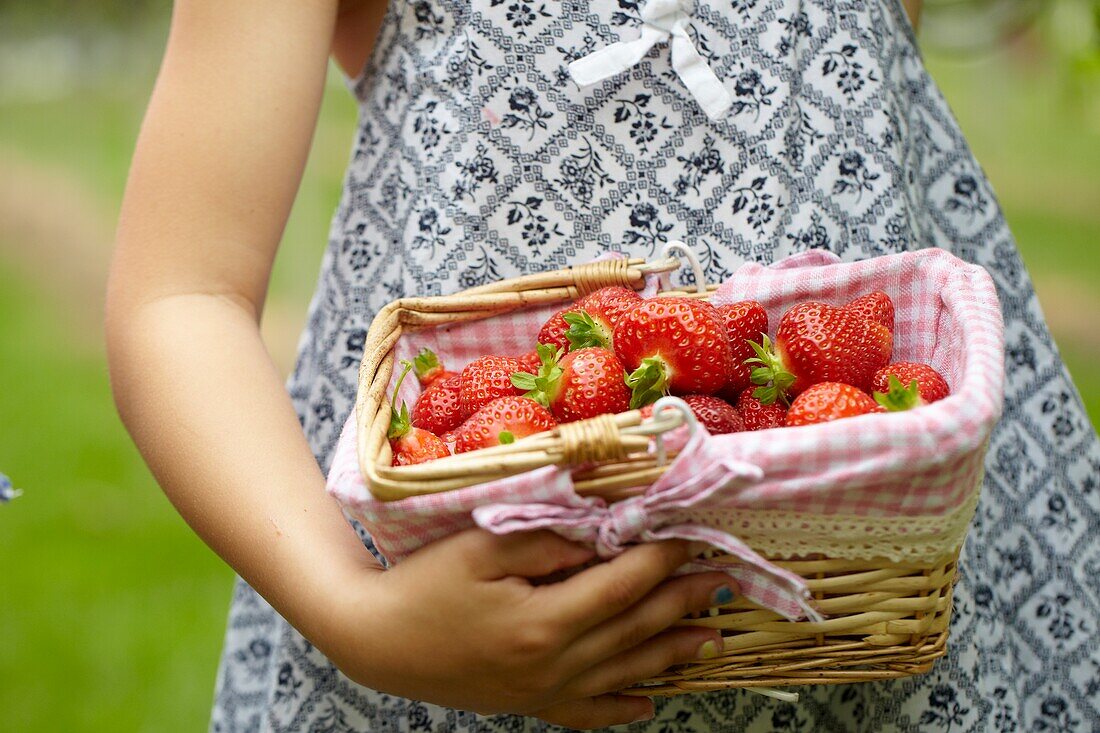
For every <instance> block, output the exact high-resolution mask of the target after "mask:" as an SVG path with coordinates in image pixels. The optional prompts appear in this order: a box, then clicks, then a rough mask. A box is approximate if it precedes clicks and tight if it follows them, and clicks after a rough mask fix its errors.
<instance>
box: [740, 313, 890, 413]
mask: <svg viewBox="0 0 1100 733" xmlns="http://www.w3.org/2000/svg"><path fill="white" fill-rule="evenodd" d="M893 346H894V338H893V335H892V334H891V333H890V330H889V329H888V328H886V326H883V325H882V324H881V323H878V322H877V321H872V320H868V319H866V318H864V317H863V316H862V315H860V314H859V313H857V312H855V311H850V310H845V309H844V308H836V307H834V306H831V305H826V304H825V303H816V302H809V303H800V304H799V305H796V306H794V307H793V308H791V309H790V310H788V311H787V312H786V313H784V314H783V317H782V318H781V319H780V320H779V328H778V329H777V330H776V332H775V347H774V350H773V349H772V346H771V344H770V342H769V341H768V339H767V338H764V339H763V343H759V344H758V343H756V342H753V349H754V350H755V351H756V357H755V358H752V359H749V363H750V364H756V365H757V366H755V367H754V368H753V370H752V381H753V383H754V384H759V385H763V386H761V387H759V388H757V390H756V391H755V392H754V394H755V395H756V396H757V397H759V398H760V399H761V400H762V401H763V402H764V403H765V404H767V403H770V402H774V401H775V400H776V399H779V400H787V399H788V395H797V394H799V393H801V392H803V391H804V390H806V389H807V388H808V387H810V386H811V385H814V384H817V383H819V382H843V383H845V384H850V385H852V386H854V387H857V388H859V389H862V390H863V391H864V392H869V391H870V390H871V379H872V377H874V375H875V372H876V371H878V370H879V369H881V368H882V367H884V366H886V363H887V362H888V361H889V360H890V352H891V351H892V350H893Z"/></svg>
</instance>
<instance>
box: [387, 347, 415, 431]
mask: <svg viewBox="0 0 1100 733" xmlns="http://www.w3.org/2000/svg"><path fill="white" fill-rule="evenodd" d="M401 364H402V365H403V366H404V367H405V370H404V371H403V372H401V376H400V377H398V378H397V384H395V385H394V386H393V397H391V398H390V426H389V429H388V430H387V431H386V437H387V438H390V439H391V440H392V439H393V438H400V437H401V436H403V435H406V434H407V433H408V432H409V430H411V429H412V421H411V420H410V419H409V408H408V406H407V405H406V404H405V403H404V402H402V403H401V407H398V406H397V394H398V392H400V391H401V384H402V382H404V381H405V377H407V376H408V375H409V372H410V371H412V368H413V365H412V363H411V362H409V361H402V362H401Z"/></svg>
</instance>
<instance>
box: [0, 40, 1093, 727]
mask: <svg viewBox="0 0 1100 733" xmlns="http://www.w3.org/2000/svg"><path fill="white" fill-rule="evenodd" d="M929 66H930V68H931V70H932V72H933V75H934V76H935V77H936V78H937V80H938V81H939V82H940V83H941V86H942V87H943V89H944V91H945V94H946V96H947V97H948V100H949V101H950V102H951V104H952V106H953V108H954V109H955V110H956V113H957V114H958V117H959V119H960V122H961V124H962V126H963V129H964V131H965V132H966V133H967V134H968V137H969V139H970V141H971V144H972V146H973V148H974V149H975V152H976V154H977V156H978V159H979V161H981V162H982V164H983V166H984V167H985V168H986V170H987V172H988V173H989V175H990V177H991V179H992V181H993V183H994V187H995V188H996V190H997V192H998V194H999V195H1000V197H1001V202H1002V205H1003V207H1004V209H1005V211H1006V213H1007V216H1008V219H1009V222H1010V223H1011V225H1012V227H1013V230H1014V232H1015V234H1016V236H1017V238H1018V240H1019V243H1020V247H1021V250H1022V252H1023V254H1024V257H1025V259H1026V261H1027V263H1028V265H1029V267H1030V268H1031V270H1032V272H1033V274H1034V275H1035V276H1036V278H1037V279H1038V280H1039V283H1040V296H1041V297H1043V298H1044V300H1046V297H1045V296H1044V291H1043V283H1051V285H1050V287H1051V289H1052V290H1053V289H1055V288H1058V289H1061V285H1062V284H1066V283H1069V284H1072V285H1075V286H1077V287H1080V288H1082V289H1083V292H1087V293H1093V294H1095V293H1096V287H1095V283H1096V282H1098V278H1100V257H1098V256H1097V254H1096V249H1095V248H1096V243H1097V242H1098V241H1100V209H1098V207H1097V206H1096V203H1097V202H1098V201H1100V191H1098V190H1097V187H1098V185H1100V184H1098V181H1097V175H1096V171H1097V170H1100V139H1098V137H1100V136H1098V134H1097V128H1096V126H1095V125H1093V126H1092V127H1089V126H1088V124H1085V123H1083V122H1082V119H1081V118H1080V117H1077V116H1074V115H1073V114H1070V113H1067V112H1066V111H1065V105H1064V104H1062V103H1061V99H1060V94H1061V92H1060V86H1059V85H1058V83H1057V78H1056V75H1055V73H1054V72H1053V71H1051V70H1049V69H1048V70H1046V71H1045V72H1038V73H1033V72H1028V73H1021V72H1020V68H1019V67H1018V66H1014V65H1013V63H1012V62H1011V60H1010V59H1008V58H1007V57H1006V56H1005V55H1004V54H998V55H997V56H995V57H992V58H990V59H987V60H985V61H983V62H981V63H966V64H963V63H958V62H955V61H950V60H946V59H938V58H933V59H931V61H930V64H929ZM147 93H148V89H147V87H140V86H139V87H136V88H110V89H106V90H104V89H92V90H85V91H81V92H77V93H74V94H71V95H66V96H63V97H59V98H56V99H51V100H46V101H38V102H25V103H15V102H9V103H6V104H4V105H2V106H0V151H9V152H10V151H15V152H16V153H17V154H18V156H19V159H20V160H21V161H22V162H24V163H26V162H29V163H31V164H33V165H35V166H38V167H41V168H42V169H43V170H48V171H50V173H51V175H56V176H61V177H63V178H64V179H65V180H67V181H69V182H71V183H72V184H73V185H74V186H75V187H76V189H77V190H79V191H81V192H82V193H81V196H82V197H83V198H85V199H86V201H87V202H90V204H91V208H92V210H93V211H96V212H99V214H101V215H102V221H100V222H98V223H99V224H100V225H102V224H103V221H108V222H109V220H110V219H111V218H113V216H114V212H115V211H116V209H117V204H118V200H119V198H120V196H121V193H122V189H123V186H124V182H125V175H126V169H127V166H128V163H129V155H130V151H131V149H132V146H133V140H134V138H135V136H136V132H137V128H138V124H139V120H140V115H141V111H142V108H143V106H144V103H145V100H146V97H147ZM354 123H355V108H354V105H353V103H352V102H351V100H350V98H349V96H348V95H347V94H346V92H345V91H344V90H343V89H342V88H341V86H340V85H339V84H338V83H333V84H330V86H329V88H328V89H327V91H326V96H325V103H324V107H323V109H322V115H321V121H320V126H319V129H318V133H317V137H316V140H315V146H314V151H313V154H312V156H311V159H310V163H309V165H308V167H307V170H306V174H305V179H304V181H303V185H302V191H301V194H300V196H299V198H298V200H297V202H296V204H295V208H294V211H293V213H292V216H291V219H290V222H289V224H288V228H287V232H286V235H285V237H284V245H283V247H282V249H281V251H280V254H279V257H278V260H277V263H276V269H275V273H274V277H273V284H272V294H271V300H270V305H271V307H272V309H273V311H274V312H275V313H278V314H282V315H281V321H280V322H279V323H277V324H275V327H276V328H277V329H278V330H280V331H282V332H289V333H290V334H291V336H293V334H294V333H295V331H296V330H297V328H299V327H300V326H301V324H302V323H303V322H304V316H305V312H304V311H305V304H306V302H307V300H308V298H309V295H310V292H311V290H312V287H313V284H314V273H316V271H317V267H318V264H319V262H320V258H321V254H322V251H323V248H324V244H325V239H326V233H327V230H328V223H329V219H330V216H331V213H332V210H333V208H334V206H335V204H336V201H337V198H338V196H339V191H340V187H341V180H342V175H343V167H344V165H345V162H346V159H347V154H348V151H349V148H350V143H351V140H352V135H353V129H354ZM47 193H48V192H47ZM42 205H43V206H44V207H46V208H47V213H48V214H51V215H53V216H56V217H65V216H69V215H72V212H71V210H69V209H68V208H66V206H65V202H64V201H62V200H56V201H55V200H51V197H50V196H49V195H44V196H43V197H42ZM51 206H52V207H53V209H50V208H49V207H51ZM90 229H94V227H90ZM3 232H4V230H3V229H0V282H2V283H3V286H2V287H0V313H2V314H3V317H2V318H0V389H2V390H3V391H2V394H3V403H2V404H3V418H2V420H0V468H2V469H4V470H5V471H6V472H7V473H9V474H10V475H11V476H12V478H13V479H14V481H15V482H16V485H17V486H20V487H22V488H23V489H24V490H25V494H24V496H23V497H22V498H21V499H19V500H18V501H17V502H16V503H14V504H12V505H10V506H6V507H3V508H0V558H4V563H5V565H4V571H3V572H4V574H3V576H2V577H0V620H2V622H0V730H12V731H55V730H81V731H85V730H88V731H116V730H149V731H169V730H172V731H174V730H179V731H193V730H198V729H202V728H203V727H204V726H205V725H206V720H207V716H208V712H209V706H210V702H211V696H212V688H213V682H214V671H215V665H216V660H217V656H218V652H219V649H220V642H221V636H222V633H223V629H224V619H225V612H226V609H227V606H228V602H229V597H230V590H231V588H230V577H231V573H230V572H229V570H228V569H227V568H226V567H225V566H224V565H223V564H222V563H221V562H220V561H219V560H218V559H217V558H216V557H214V556H213V555H212V554H211V553H210V552H209V551H208V550H207V549H205V548H204V547H203V545H202V544H201V543H200V542H199V540H197V539H196V538H195V537H194V536H193V535H192V534H191V533H190V532H189V530H188V529H187V528H186V526H185V525H184V524H183V522H182V521H181V520H180V519H179V518H178V516H177V515H176V514H175V512H174V511H173V510H172V508H171V506H170V505H169V504H168V502H167V501H166V500H165V499H164V498H163V496H162V495H161V494H160V492H159V490H158V489H157V488H156V486H155V484H154V483H153V481H152V479H151V478H150V477H149V475H148V473H147V472H146V470H145V469H144V467H143V466H142V464H141V461H140V458H139V456H138V455H137V453H136V451H135V450H134V449H133V447H132V446H131V445H130V443H129V440H128V438H127V436H126V435H125V433H124V431H123V430H122V428H121V427H120V425H119V424H118V420H117V418H116V416H115V413H114V409H113V406H112V404H111V400H110V395H109V392H108V385H107V378H106V373H105V366H104V360H103V352H102V347H101V346H99V345H98V343H97V342H96V340H95V339H94V338H89V337H88V334H89V332H91V333H93V334H94V332H95V326H96V323H97V318H98V316H97V313H98V309H99V304H98V303H88V302H71V301H72V300H73V298H71V297H69V296H70V295H71V294H69V293H65V292H60V293H59V292H57V289H56V283H55V278H54V275H55V272H54V270H53V269H52V268H55V267H61V266H64V263H59V262H56V261H55V262H52V263H46V264H42V265H41V266H35V265H33V264H32V265H30V266H28V264H27V263H28V259H27V257H26V252H27V250H28V248H33V247H36V246H37V245H39V244H40V243H38V242H35V241H32V239H33V238H31V239H28V240H26V241H22V240H20V241H13V240H10V239H9V240H6V241H5V240H4V239H3ZM24 234H25V232H24ZM85 244H86V246H87V247H88V248H90V250H91V254H90V256H89V257H90V258H89V259H88V260H87V262H89V263H91V265H92V266H93V270H94V273H93V275H92V276H93V277H101V276H102V270H103V269H104V268H105V263H106V259H107V256H108V249H109V242H108V241H92V242H88V243H85ZM15 254H19V256H18V257H16V256H15ZM31 258H32V260H33V255H32V256H31ZM8 260H11V261H8ZM303 273H309V275H308V276H303ZM1052 295H1057V293H1052ZM1056 300H1057V299H1053V300H1051V301H1050V302H1051V303H1055V302H1056ZM1057 302H1058V303H1061V301H1057ZM1064 307H1065V306H1064V304H1060V305H1059V308H1064ZM1048 310H1050V308H1048ZM1050 315H1051V320H1052V323H1054V324H1056V327H1057V324H1059V323H1062V324H1066V330H1065V331H1064V332H1060V333H1058V334H1057V335H1058V337H1059V342H1060V345H1061V347H1062V349H1063V352H1064V354H1065V356H1066V359H1067V362H1068V363H1069V365H1070V369H1071V371H1072V372H1073V374H1074V375H1075V377H1076V378H1077V380H1078V384H1079V386H1080V387H1081V390H1082V392H1083V394H1084V396H1085V399H1086V402H1087V403H1088V406H1089V409H1090V411H1091V415H1092V418H1093V421H1094V423H1095V422H1097V421H1098V419H1100V372H1098V370H1096V369H1095V368H1094V367H1093V365H1094V364H1095V363H1096V360H1097V359H1098V358H1100V353H1098V349H1097V343H1098V338H1100V334H1098V333H1097V331H1096V328H1095V326H1093V327H1092V331H1091V332H1088V331H1086V330H1082V329H1081V327H1080V323H1079V321H1080V319H1073V318H1067V317H1066V314H1065V313H1064V312H1063V313H1055V312H1053V311H1051V312H1050ZM292 341H293V338H291V339H290V342H291V343H292ZM273 346H279V348H281V349H282V350H283V353H281V354H280V358H281V361H282V362H283V363H284V364H286V363H287V362H288V361H289V357H288V353H286V352H287V348H288V347H287V344H286V343H283V344H281V345H279V344H277V343H273Z"/></svg>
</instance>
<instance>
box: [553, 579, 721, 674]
mask: <svg viewBox="0 0 1100 733" xmlns="http://www.w3.org/2000/svg"><path fill="white" fill-rule="evenodd" d="M737 594H738V588H737V584H736V583H735V582H734V581H733V580H731V579H730V577H729V576H728V575H725V574H723V573H702V574H699V575H688V576H684V577H681V578H673V579H672V580H669V581H667V582H665V583H662V584H661V585H659V586H657V588H656V589H655V590H654V591H653V592H652V593H650V594H649V595H648V596H646V597H645V598H643V599H642V600H641V601H639V602H638V603H636V604H635V605H633V606H631V607H630V608H629V609H627V610H626V611H624V612H623V613H621V614H619V615H618V616H616V617H615V618H612V619H609V620H607V621H605V622H604V623H602V624H600V625H599V626H597V627H596V628H594V629H592V630H590V631H589V632H588V633H586V634H585V635H584V636H582V637H581V638H579V639H577V641H576V642H574V643H573V644H572V645H571V646H570V647H569V648H568V649H566V650H565V652H564V653H563V655H562V663H563V666H564V667H565V669H566V670H567V674H578V673H580V672H581V671H582V670H585V669H589V668H591V667H593V666H594V665H597V664H600V663H602V662H603V661H604V660H606V659H608V658H609V657H612V656H615V655H617V654H620V653H622V652H625V651H627V650H629V649H632V648H634V647H636V646H638V645H639V644H641V643H643V642H644V641H646V640H647V639H650V638H652V637H654V636H656V635H657V634H659V633H661V632H662V631H665V630H666V629H668V628H669V627H670V626H672V624H674V623H676V622H677V621H678V620H680V619H681V618H683V617H684V616H686V615H687V614H689V613H695V612H698V611H705V610H706V609H708V608H712V607H714V606H717V605H725V604H727V603H729V602H730V601H732V600H733V599H734V597H735V596H736V595H737Z"/></svg>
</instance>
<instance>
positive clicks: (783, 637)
mask: <svg viewBox="0 0 1100 733" xmlns="http://www.w3.org/2000/svg"><path fill="white" fill-rule="evenodd" d="M677 266H678V262H677V261H676V260H662V261H660V262H656V263H651V264H646V263H645V262H644V261H643V260H608V261H604V262H598V263H592V264H588V265H581V266H578V267H573V268H568V269H564V270H556V271H553V272H546V273H540V274H536V275H528V276H524V277H520V278H515V279H511V280H504V281H500V282H495V283H492V284H490V285H485V286H482V287H479V288H474V289H472V290H467V291H464V292H462V293H459V294H457V295H453V296H444V297H433V298H404V299H401V300H398V301H395V302H393V303H390V304H389V305H388V306H386V307H385V308H383V309H382V310H381V311H380V312H379V313H378V315H377V316H376V318H375V319H374V322H373V323H372V324H371V327H370V330H369V332H368V335H367V342H366V346H365V349H364V357H363V363H362V366H361V369H360V373H359V394H358V400H357V404H356V411H357V412H356V415H357V417H356V420H357V427H358V446H357V452H358V456H359V462H360V468H361V470H362V472H363V475H364V476H365V477H366V479H367V484H368V486H369V487H370V490H371V492H372V493H373V494H374V495H375V496H376V497H377V498H378V499H381V500H383V501H392V500H397V499H401V498H405V497H409V496H415V495H420V494H426V493H432V492H439V491H448V490H452V489H457V488H463V487H467V486H473V485H475V484H479V483H483V482H485V481H489V480H493V479H498V478H502V477H506V476H509V475H514V474H517V473H520V472H524V471H529V470H531V469H534V468H538V467H541V466H546V465H549V464H558V465H578V464H580V463H589V462H593V461H598V462H599V464H600V465H599V466H598V467H597V468H595V469H589V470H587V471H586V472H584V473H583V474H577V475H576V476H575V484H576V488H577V491H578V493H581V494H587V495H592V494H595V495H599V496H602V497H604V498H605V499H607V500H608V501H615V500H618V499H621V498H623V497H624V496H627V495H630V494H631V493H633V492H636V491H638V489H637V487H639V486H644V485H647V484H649V483H651V482H652V481H654V480H655V479H656V478H657V477H659V476H660V475H661V473H662V472H663V470H664V468H663V467H662V466H661V465H658V462H657V461H656V460H655V459H654V457H653V455H651V454H650V453H648V452H647V448H648V446H649V444H650V436H651V435H652V434H654V433H655V432H659V431H662V430H666V429H668V427H669V425H662V424H659V423H658V424H654V423H653V422H649V423H647V424H646V425H642V424H641V418H640V415H639V413H638V412H637V411H634V412H627V413H622V414H620V415H614V416H603V417H600V418H595V419H593V420H586V421H582V422H578V423H570V424H566V425H562V426H559V427H558V428H557V429H555V430H554V431H552V432H547V433H543V434H540V435H536V436H531V437H529V438H525V439H523V440H519V441H517V442H515V443H512V444H510V445H502V446H497V447H493V448H488V449H483V450H480V451H474V452H472V453H466V454H460V455H455V456H451V457H448V458H443V459H439V460H436V461H432V462H430V463H425V464H420V465H416V466H402V467H392V466H391V465H390V463H391V460H392V455H391V452H390V448H389V442H388V440H387V439H386V430H387V428H388V425H389V417H390V407H389V404H388V401H387V394H386V392H387V390H388V388H389V384H390V380H391V377H392V375H393V369H394V353H393V352H394V345H395V344H396V343H397V341H398V339H399V338H400V337H401V336H402V335H403V334H407V333H410V332H415V331H417V330H420V329H424V328H431V327H434V326H439V325H443V324H449V323H455V322H459V321H468V320H476V319H481V318H489V317H492V316H494V315H497V314H500V313H503V312H507V311H510V310H514V309H518V308H527V307H532V306H539V305H548V304H558V303H561V304H564V303H566V302H569V301H573V300H575V299H577V298H578V297H580V296H582V295H584V294H586V293H588V292H592V291H593V290H597V289H599V288H601V287H605V286H608V285H625V286H628V287H632V288H635V289H641V288H642V286H643V285H644V283H645V276H646V274H647V273H654V272H656V273H663V272H667V271H669V270H671V269H674V268H675V267H677ZM696 281H697V282H701V281H702V280H701V278H698V277H697V280H696ZM666 283H667V279H666ZM712 289H713V287H711V288H709V289H703V290H702V292H697V293H686V292H682V291H675V290H666V291H664V292H662V293H661V295H672V294H675V295H678V296H685V295H687V296H690V297H706V295H707V293H708V290H712ZM958 552H959V548H958V547H951V548H948V547H945V548H944V552H943V555H942V556H941V557H940V558H938V559H937V560H935V561H933V562H928V563H896V562H890V561H887V560H875V559H870V560H849V559H835V558H833V559H831V558H828V557H824V556H820V557H814V558H796V559H791V558H777V557H769V558H768V559H769V560H772V561H773V562H775V563H776V564H777V565H779V566H781V567H785V568H788V569H790V570H792V571H793V572H795V573H797V574H799V575H801V576H802V577H803V578H805V579H806V581H807V584H808V586H809V588H810V590H811V592H813V594H814V598H815V599H816V600H817V605H818V606H819V608H820V610H821V611H822V612H823V613H824V614H825V615H826V616H827V620H826V621H824V622H819V623H813V622H808V621H799V622H792V621H787V620H785V619H783V618H782V617H780V616H779V615H778V614H776V613H774V612H772V611H770V610H766V609H762V608H759V607H757V606H754V605H753V604H751V603H749V602H747V601H744V600H739V601H736V602H734V603H733V604H731V605H730V606H727V607H723V608H721V609H717V610H713V611H711V612H710V613H709V614H707V615H703V616H700V617H693V618H690V619H684V620H683V621H682V622H681V623H683V624H692V625H705V626H709V627H711V628H716V629H721V630H722V634H723V637H724V640H725V645H724V646H725V648H724V650H723V652H722V653H720V654H719V656H718V657H717V658H715V659H710V660H707V661H705V662H698V663H694V664H689V665H685V666H681V667H677V668H676V669H674V670H672V671H670V672H668V673H666V674H664V675H662V676H661V677H659V678H656V679H654V680H651V681H650V682H648V683H646V684H644V685H640V686H638V687H636V688H633V689H632V690H631V691H630V692H632V693H636V694H646V695H675V694H681V693H685V692H693V691H705V690H715V689H722V688H730V687H746V688H774V687H788V686H795V685H807V684H840V683H849V682H860V681H868V680H881V679H893V678H898V677H906V676H909V675H913V674H919V673H923V672H927V671H928V670H929V669H931V666H932V663H933V661H935V660H936V659H938V658H939V657H941V656H943V655H944V653H945V649H946V639H947V629H948V621H949V619H950V615H951V590H952V585H953V583H954V580H955V563H956V561H957V559H958Z"/></svg>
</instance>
